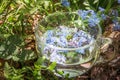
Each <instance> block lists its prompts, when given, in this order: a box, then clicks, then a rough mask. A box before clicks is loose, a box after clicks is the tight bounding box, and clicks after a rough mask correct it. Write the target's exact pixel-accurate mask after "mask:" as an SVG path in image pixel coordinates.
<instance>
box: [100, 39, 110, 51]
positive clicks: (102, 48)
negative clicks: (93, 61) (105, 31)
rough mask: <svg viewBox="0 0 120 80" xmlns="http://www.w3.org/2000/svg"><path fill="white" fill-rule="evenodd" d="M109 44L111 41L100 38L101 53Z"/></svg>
mask: <svg viewBox="0 0 120 80" xmlns="http://www.w3.org/2000/svg"><path fill="white" fill-rule="evenodd" d="M110 44H112V40H111V39H110V38H102V45H101V51H102V52H103V53H104V52H105V51H107V49H108V47H109V45H110Z"/></svg>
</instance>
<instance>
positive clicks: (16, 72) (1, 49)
mask: <svg viewBox="0 0 120 80" xmlns="http://www.w3.org/2000/svg"><path fill="white" fill-rule="evenodd" d="M68 1H69V2H70V6H69V7H65V6H62V5H61V0H0V58H1V59H4V60H13V61H20V62H21V63H23V62H25V61H27V60H31V59H35V58H37V62H35V63H34V65H32V66H25V65H24V64H22V68H19V69H16V68H14V67H13V66H12V65H10V64H7V63H5V68H4V69H5V73H4V74H5V77H6V78H7V79H8V80H24V79H26V80H46V78H48V76H50V73H52V75H51V77H49V80H57V79H58V78H57V77H56V76H55V75H54V76H53V72H52V70H54V68H55V65H56V64H55V63H52V64H51V65H49V66H48V67H46V66H42V63H43V61H44V58H38V55H39V54H37V52H36V51H33V50H26V49H25V45H26V43H25V39H26V38H33V36H34V27H35V25H34V21H35V19H36V18H37V19H39V20H41V19H42V18H44V17H45V16H47V15H49V14H51V13H54V12H56V11H61V12H67V11H76V10H78V9H92V10H95V11H96V12H97V11H98V7H103V8H105V11H106V14H108V13H109V11H110V10H111V9H117V10H118V11H119V12H120V10H119V8H120V6H118V5H115V4H117V0H68ZM38 16H39V17H38ZM28 31H30V32H28ZM33 39H34V38H33ZM0 63H1V64H2V62H0ZM42 70H45V71H46V70H47V72H48V75H47V74H46V75H44V76H43V75H42V74H41V73H42V72H41V71H42ZM23 73H24V74H23ZM60 74H62V73H60ZM31 76H32V78H30V77H31ZM65 78H66V80H67V79H68V78H67V76H66V77H65ZM69 80H70V79H69Z"/></svg>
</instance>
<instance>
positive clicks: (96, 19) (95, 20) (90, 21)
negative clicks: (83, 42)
mask: <svg viewBox="0 0 120 80" xmlns="http://www.w3.org/2000/svg"><path fill="white" fill-rule="evenodd" d="M99 10H100V12H101V13H102V12H104V9H103V8H101V7H100V8H99ZM78 15H79V16H80V18H81V20H82V22H83V24H87V26H90V27H95V26H97V24H99V23H100V21H101V20H102V19H103V20H104V19H106V15H105V14H103V13H102V14H101V15H100V16H99V15H98V14H97V13H96V12H95V11H94V10H78Z"/></svg>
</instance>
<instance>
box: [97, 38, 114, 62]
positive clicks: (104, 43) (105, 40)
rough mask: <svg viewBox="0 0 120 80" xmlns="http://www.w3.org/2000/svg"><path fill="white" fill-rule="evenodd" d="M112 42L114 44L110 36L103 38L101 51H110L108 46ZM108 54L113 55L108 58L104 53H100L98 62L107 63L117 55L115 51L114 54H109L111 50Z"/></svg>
mask: <svg viewBox="0 0 120 80" xmlns="http://www.w3.org/2000/svg"><path fill="white" fill-rule="evenodd" d="M110 44H112V39H110V38H102V45H101V48H100V49H101V51H100V52H101V53H106V52H107V51H108V48H109V46H110ZM106 54H108V55H111V57H109V58H108V59H107V58H105V57H103V56H102V55H100V56H99V59H98V60H97V62H96V63H105V62H108V61H110V60H112V59H113V58H114V56H115V52H114V51H113V53H112V54H109V52H108V53H106ZM106 56H107V55H106Z"/></svg>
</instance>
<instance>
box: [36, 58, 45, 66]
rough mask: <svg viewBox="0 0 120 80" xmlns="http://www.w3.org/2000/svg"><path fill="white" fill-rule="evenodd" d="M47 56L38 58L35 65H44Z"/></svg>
mask: <svg viewBox="0 0 120 80" xmlns="http://www.w3.org/2000/svg"><path fill="white" fill-rule="evenodd" d="M44 60H45V57H40V58H38V60H37V61H36V62H35V65H42V63H43V62H44Z"/></svg>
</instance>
